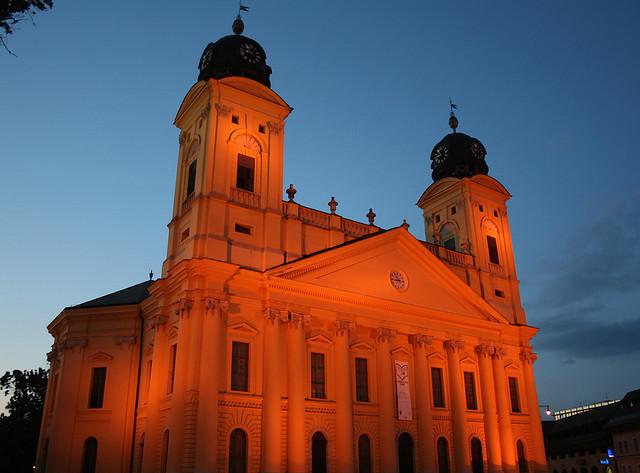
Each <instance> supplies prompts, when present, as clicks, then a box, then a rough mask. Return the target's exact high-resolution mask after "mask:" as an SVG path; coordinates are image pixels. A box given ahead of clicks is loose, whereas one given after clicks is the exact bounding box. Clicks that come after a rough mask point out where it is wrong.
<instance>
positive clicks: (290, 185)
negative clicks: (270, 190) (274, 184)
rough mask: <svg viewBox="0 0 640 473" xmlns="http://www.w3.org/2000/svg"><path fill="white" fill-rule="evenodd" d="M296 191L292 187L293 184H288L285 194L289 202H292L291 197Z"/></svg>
mask: <svg viewBox="0 0 640 473" xmlns="http://www.w3.org/2000/svg"><path fill="white" fill-rule="evenodd" d="M296 192H298V190H297V189H296V188H295V187H293V184H289V188H288V189H287V196H288V197H289V202H293V198H294V197H295V196H296Z"/></svg>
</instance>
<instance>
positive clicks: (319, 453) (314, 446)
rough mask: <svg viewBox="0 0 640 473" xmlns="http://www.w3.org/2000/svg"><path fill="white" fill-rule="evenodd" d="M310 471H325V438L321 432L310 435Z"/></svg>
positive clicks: (321, 472)
mask: <svg viewBox="0 0 640 473" xmlns="http://www.w3.org/2000/svg"><path fill="white" fill-rule="evenodd" d="M311 473H327V439H326V438H325V437H324V435H322V433H321V432H316V433H315V434H313V437H311Z"/></svg>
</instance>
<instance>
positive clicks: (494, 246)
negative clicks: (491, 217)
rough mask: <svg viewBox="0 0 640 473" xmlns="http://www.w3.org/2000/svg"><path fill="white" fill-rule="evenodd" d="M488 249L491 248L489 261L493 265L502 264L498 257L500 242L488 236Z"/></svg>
mask: <svg viewBox="0 0 640 473" xmlns="http://www.w3.org/2000/svg"><path fill="white" fill-rule="evenodd" d="M487 247H488V248H489V261H491V262H492V263H493V264H500V258H499V257H498V242H496V239H495V238H494V237H492V236H489V235H487Z"/></svg>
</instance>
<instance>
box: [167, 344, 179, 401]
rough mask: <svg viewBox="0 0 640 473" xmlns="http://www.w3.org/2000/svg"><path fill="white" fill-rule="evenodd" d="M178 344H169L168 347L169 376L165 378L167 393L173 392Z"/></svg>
mask: <svg viewBox="0 0 640 473" xmlns="http://www.w3.org/2000/svg"><path fill="white" fill-rule="evenodd" d="M177 351H178V345H171V348H170V349H169V376H168V379H167V394H171V393H172V392H173V383H174V382H175V380H176V354H177Z"/></svg>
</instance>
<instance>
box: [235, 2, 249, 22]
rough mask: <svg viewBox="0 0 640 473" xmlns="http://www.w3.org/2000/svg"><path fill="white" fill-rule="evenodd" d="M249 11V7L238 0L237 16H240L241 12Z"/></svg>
mask: <svg viewBox="0 0 640 473" xmlns="http://www.w3.org/2000/svg"><path fill="white" fill-rule="evenodd" d="M243 11H249V7H248V6H247V5H243V4H242V0H240V1H239V2H238V18H242V12H243Z"/></svg>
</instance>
